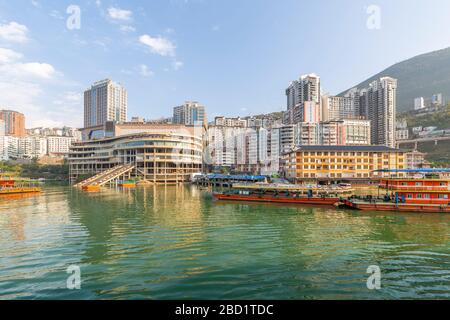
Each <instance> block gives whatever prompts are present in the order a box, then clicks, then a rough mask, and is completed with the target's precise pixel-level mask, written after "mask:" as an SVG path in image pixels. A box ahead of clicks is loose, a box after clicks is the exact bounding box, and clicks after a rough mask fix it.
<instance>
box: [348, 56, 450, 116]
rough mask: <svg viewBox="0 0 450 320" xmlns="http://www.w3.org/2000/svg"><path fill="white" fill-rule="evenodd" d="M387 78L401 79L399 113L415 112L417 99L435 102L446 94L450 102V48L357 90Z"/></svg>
mask: <svg viewBox="0 0 450 320" xmlns="http://www.w3.org/2000/svg"><path fill="white" fill-rule="evenodd" d="M384 76H390V77H393V78H396V79H398V92H397V110H398V111H407V110H411V109H413V108H414V98H417V97H424V98H431V96H432V95H433V94H435V93H442V94H443V96H444V99H445V100H446V101H447V102H448V101H449V100H450V99H449V98H450V48H447V49H443V50H439V51H434V52H431V53H426V54H422V55H420V56H417V57H414V58H411V59H409V60H405V61H403V62H400V63H397V64H395V65H393V66H391V67H389V68H387V69H386V70H384V71H382V72H380V73H379V74H377V75H374V76H373V77H372V78H370V79H367V80H366V81H364V82H362V83H360V84H358V85H357V87H358V88H364V87H367V86H368V85H369V83H370V82H372V81H374V80H376V79H377V78H380V77H384ZM349 89H350V88H349ZM344 93H345V92H344ZM344 93H342V94H344ZM342 94H341V95H342Z"/></svg>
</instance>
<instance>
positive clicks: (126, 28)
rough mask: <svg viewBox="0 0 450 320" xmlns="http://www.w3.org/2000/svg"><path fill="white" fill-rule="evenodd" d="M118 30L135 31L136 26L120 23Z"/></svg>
mask: <svg viewBox="0 0 450 320" xmlns="http://www.w3.org/2000/svg"><path fill="white" fill-rule="evenodd" d="M120 31H122V32H134V31H136V28H135V27H133V26H127V25H121V26H120Z"/></svg>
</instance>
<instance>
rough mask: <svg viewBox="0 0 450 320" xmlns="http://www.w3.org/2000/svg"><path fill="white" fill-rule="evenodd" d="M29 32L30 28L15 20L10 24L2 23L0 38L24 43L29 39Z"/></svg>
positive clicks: (0, 25)
mask: <svg viewBox="0 0 450 320" xmlns="http://www.w3.org/2000/svg"><path fill="white" fill-rule="evenodd" d="M27 33H28V28H27V27H26V26H24V25H23V24H19V23H17V22H15V21H12V22H10V23H8V24H0V38H3V39H4V40H7V41H11V42H18V43H24V42H26V41H27V40H28V37H27Z"/></svg>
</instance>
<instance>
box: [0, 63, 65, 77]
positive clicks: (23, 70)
mask: <svg viewBox="0 0 450 320" xmlns="http://www.w3.org/2000/svg"><path fill="white" fill-rule="evenodd" d="M0 72H1V73H3V74H4V75H8V76H10V77H14V78H17V79H26V78H28V77H34V78H40V79H51V78H53V77H54V76H55V75H56V70H55V68H53V66H52V65H50V64H48V63H39V62H28V63H13V64H5V65H0Z"/></svg>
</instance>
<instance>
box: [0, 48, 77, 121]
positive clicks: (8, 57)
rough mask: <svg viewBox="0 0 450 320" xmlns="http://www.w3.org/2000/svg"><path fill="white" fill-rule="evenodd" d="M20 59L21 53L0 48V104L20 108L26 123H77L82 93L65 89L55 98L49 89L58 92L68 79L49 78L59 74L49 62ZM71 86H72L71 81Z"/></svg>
mask: <svg viewBox="0 0 450 320" xmlns="http://www.w3.org/2000/svg"><path fill="white" fill-rule="evenodd" d="M22 59H23V55H22V54H21V53H18V52H15V51H13V50H10V49H4V48H0V92H1V93H2V94H1V95H0V105H1V106H5V107H8V108H9V109H12V110H17V111H20V112H23V113H24V114H25V117H26V120H27V123H26V125H27V127H33V126H40V125H43V124H45V125H48V124H58V125H61V124H63V123H64V124H66V125H80V124H81V123H82V111H80V110H82V97H81V93H77V92H75V91H65V94H62V95H60V96H57V98H56V100H55V97H52V94H51V92H52V90H53V89H56V90H57V91H56V92H61V91H62V89H65V88H67V87H66V86H68V85H69V84H68V82H67V81H58V82H55V81H49V80H52V79H53V78H55V77H56V76H57V75H61V74H60V73H59V72H57V71H56V70H55V68H54V67H53V66H52V65H50V64H48V63H40V62H24V61H22ZM58 80H61V79H60V78H58ZM70 86H71V88H73V86H74V85H73V84H71V85H70ZM66 90H67V89H66ZM75 90H76V89H75ZM52 102H53V103H52ZM58 102H60V104H59V103H58Z"/></svg>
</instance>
